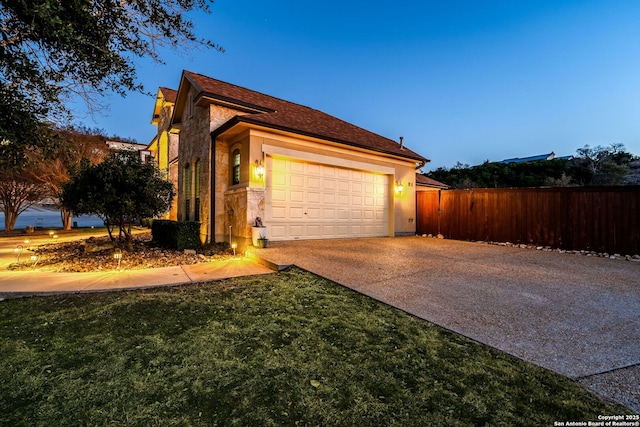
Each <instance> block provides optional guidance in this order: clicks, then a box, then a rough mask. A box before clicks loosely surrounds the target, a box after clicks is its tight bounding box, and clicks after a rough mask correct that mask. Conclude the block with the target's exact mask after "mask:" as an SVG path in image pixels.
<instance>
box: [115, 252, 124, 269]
mask: <svg viewBox="0 0 640 427" xmlns="http://www.w3.org/2000/svg"><path fill="white" fill-rule="evenodd" d="M113 259H117V260H118V270H119V269H120V261H122V251H121V250H120V249H118V248H116V249H115V250H114V251H113Z"/></svg>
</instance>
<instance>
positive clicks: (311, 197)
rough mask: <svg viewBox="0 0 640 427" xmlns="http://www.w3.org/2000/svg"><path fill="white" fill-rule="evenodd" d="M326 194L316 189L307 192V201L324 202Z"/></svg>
mask: <svg viewBox="0 0 640 427" xmlns="http://www.w3.org/2000/svg"><path fill="white" fill-rule="evenodd" d="M323 199H324V195H323V194H320V193H318V192H315V191H309V192H307V202H309V203H322V201H323Z"/></svg>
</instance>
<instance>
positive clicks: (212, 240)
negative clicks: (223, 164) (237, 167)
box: [209, 132, 217, 243]
mask: <svg viewBox="0 0 640 427" xmlns="http://www.w3.org/2000/svg"><path fill="white" fill-rule="evenodd" d="M216 163H217V162H216V137H215V136H214V135H213V132H212V133H211V179H210V183H209V185H210V187H211V188H210V190H209V194H210V200H211V202H210V205H211V206H210V211H209V227H211V231H210V232H209V242H210V243H215V242H216Z"/></svg>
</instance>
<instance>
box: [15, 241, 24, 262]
mask: <svg viewBox="0 0 640 427" xmlns="http://www.w3.org/2000/svg"><path fill="white" fill-rule="evenodd" d="M23 250H24V248H23V247H22V245H18V246H16V247H15V248H14V249H13V252H14V253H16V254H18V257H17V258H16V263H18V264H19V263H20V255H22V251H23Z"/></svg>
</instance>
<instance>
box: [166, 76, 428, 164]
mask: <svg viewBox="0 0 640 427" xmlns="http://www.w3.org/2000/svg"><path fill="white" fill-rule="evenodd" d="M183 77H184V78H186V79H187V80H188V81H189V82H190V83H191V84H192V85H193V86H194V87H195V88H196V90H197V91H198V92H199V94H198V96H197V98H199V99H204V100H207V101H209V102H211V103H214V104H221V105H227V106H230V107H232V108H236V109H239V110H240V111H243V112H245V113H247V114H242V115H241V114H239V115H236V116H235V117H233V118H232V119H231V120H229V121H228V122H227V123H225V124H223V125H222V126H220V127H219V128H218V129H216V130H215V131H214V132H213V133H214V135H216V136H217V135H220V134H222V133H224V132H225V131H227V130H229V129H231V128H232V127H234V126H236V125H238V124H241V123H245V124H251V125H256V126H264V127H267V128H270V129H276V130H281V131H286V132H292V133H297V134H300V135H304V136H308V137H314V138H319V139H324V140H327V141H331V142H336V143H339V144H344V145H349V146H352V147H359V148H363V149H368V150H373V151H377V152H381V153H386V154H392V155H395V156H400V157H404V158H408V159H412V160H416V161H419V162H425V163H426V162H428V161H429V160H428V159H426V158H424V157H423V156H421V155H420V154H418V153H416V152H414V151H412V150H410V149H408V148H406V147H402V146H401V145H400V144H398V143H397V142H396V141H393V140H391V139H389V138H385V137H383V136H380V135H378V134H375V133H373V132H370V131H368V130H366V129H363V128H361V127H358V126H355V125H353V124H351V123H348V122H345V121H344V120H340V119H338V118H336V117H333V116H331V115H329V114H326V113H323V112H322V111H319V110H315V109H313V108H309V107H305V106H303V105H300V104H296V103H293V102H289V101H285V100H282V99H279V98H275V97H272V96H269V95H265V94H263V93H260V92H256V91H253V90H250V89H246V88H243V87H240V86H236V85H233V84H230V83H226V82H223V81H220V80H216V79H213V78H211V77H207V76H204V75H202V74H197V73H193V72H190V71H186V70H185V71H183ZM180 86H181V87H182V83H181V84H180ZM179 92H180V90H179ZM179 96H182V94H180V93H179ZM177 102H178V105H177V106H176V113H175V114H178V110H179V108H180V109H181V108H182V105H180V104H181V103H182V102H184V101H183V99H178V101H177ZM174 119H175V115H174Z"/></svg>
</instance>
